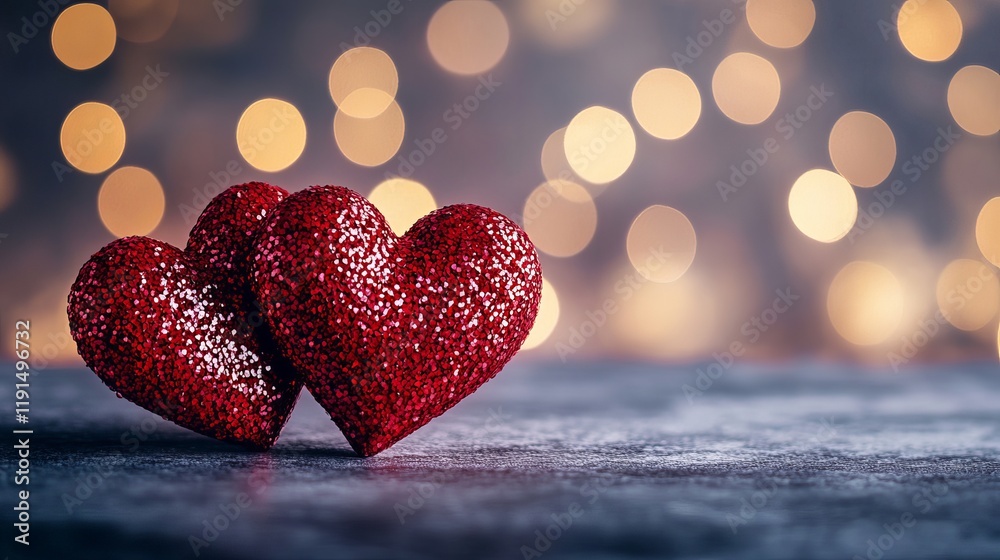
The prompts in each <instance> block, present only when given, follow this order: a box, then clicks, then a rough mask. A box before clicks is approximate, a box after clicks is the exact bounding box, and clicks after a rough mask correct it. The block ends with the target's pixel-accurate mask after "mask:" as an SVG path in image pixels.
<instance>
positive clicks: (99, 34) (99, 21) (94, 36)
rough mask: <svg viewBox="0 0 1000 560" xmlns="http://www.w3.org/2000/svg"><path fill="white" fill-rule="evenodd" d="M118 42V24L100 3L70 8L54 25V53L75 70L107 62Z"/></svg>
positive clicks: (64, 11)
mask: <svg viewBox="0 0 1000 560" xmlns="http://www.w3.org/2000/svg"><path fill="white" fill-rule="evenodd" d="M115 41H116V34H115V21H114V20H113V19H111V14H109V13H108V11H107V10H105V9H104V8H102V7H101V6H98V5H97V4H75V5H73V6H70V7H68V8H66V9H65V10H63V11H62V13H61V14H59V17H58V18H56V22H55V24H54V25H53V26H52V51H53V52H55V53H56V57H57V58H58V59H59V60H60V61H62V63H63V64H65V65H66V66H69V67H70V68H72V69H74V70H87V69H88V68H93V67H94V66H97V65H98V64H100V63H102V62H104V61H105V60H107V58H108V57H109V56H111V53H112V52H113V51H114V50H115Z"/></svg>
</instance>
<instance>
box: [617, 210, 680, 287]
mask: <svg viewBox="0 0 1000 560" xmlns="http://www.w3.org/2000/svg"><path fill="white" fill-rule="evenodd" d="M697 245H698V241H697V236H696V235H695V232H694V226H693V225H691V220H689V219H688V218H687V216H685V215H684V214H683V213H682V212H680V211H679V210H675V209H674V208H671V207H669V206H661V205H654V206H650V207H649V208H646V209H645V210H643V211H642V212H640V213H639V215H638V216H636V217H635V220H633V221H632V226H631V227H629V229H628V237H627V238H626V241H625V247H626V251H627V252H628V260H629V262H631V263H632V267H633V268H635V270H636V271H638V272H639V274H641V275H642V276H643V277H645V278H646V279H647V280H652V281H653V282H659V283H667V282H673V281H675V280H677V279H678V278H680V277H681V276H683V275H684V273H685V272H687V270H688V268H690V267H691V263H692V262H694V255H695V251H696V248H697Z"/></svg>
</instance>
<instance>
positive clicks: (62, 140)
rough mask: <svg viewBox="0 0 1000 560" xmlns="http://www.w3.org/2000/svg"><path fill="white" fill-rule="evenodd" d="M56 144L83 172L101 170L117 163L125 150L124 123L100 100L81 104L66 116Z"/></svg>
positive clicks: (70, 161)
mask: <svg viewBox="0 0 1000 560" xmlns="http://www.w3.org/2000/svg"><path fill="white" fill-rule="evenodd" d="M59 144H60V145H61V146H62V152H63V155H64V156H66V161H68V162H69V164H70V165H72V166H73V167H75V168H77V169H79V170H80V171H84V172H87V173H101V172H103V171H107V170H108V169H110V168H111V166H112V165H114V164H116V163H118V158H120V157H122V152H123V151H125V124H124V123H123V122H122V119H121V117H119V116H118V113H117V112H116V111H115V110H114V109H112V108H111V107H110V106H108V105H105V104H104V103H95V102H87V103H82V104H80V105H77V106H76V107H75V108H74V109H73V110H72V111H70V112H69V115H66V120H64V121H63V125H62V129H61V130H60V132H59Z"/></svg>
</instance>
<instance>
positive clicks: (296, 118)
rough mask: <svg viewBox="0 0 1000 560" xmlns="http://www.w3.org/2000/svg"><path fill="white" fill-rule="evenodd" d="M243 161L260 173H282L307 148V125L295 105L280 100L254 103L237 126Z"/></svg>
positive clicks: (237, 138)
mask: <svg viewBox="0 0 1000 560" xmlns="http://www.w3.org/2000/svg"><path fill="white" fill-rule="evenodd" d="M236 145H237V146H238V147H239V150H240V154H241V155H242V156H243V159H245V160H246V161H247V163H249V164H250V165H252V166H254V167H256V168H257V169H260V170H261V171H281V170H282V169H284V168H286V167H288V166H289V165H291V164H293V163H295V160H297V159H299V156H300V155H302V150H303V149H305V147H306V122H305V121H304V120H303V119H302V114H301V113H299V110H298V109H296V108H295V106H294V105H292V104H291V103H289V102H287V101H282V100H281V99H273V98H266V99H261V100H260V101H255V102H254V103H253V104H251V105H250V106H249V107H247V109H246V111H243V115H241V116H240V122H239V124H237V125H236Z"/></svg>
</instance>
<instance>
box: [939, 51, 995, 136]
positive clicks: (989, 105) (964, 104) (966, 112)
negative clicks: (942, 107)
mask: <svg viewBox="0 0 1000 560" xmlns="http://www.w3.org/2000/svg"><path fill="white" fill-rule="evenodd" d="M948 109H949V110H950V111H951V116H952V117H953V118H954V119H955V122H956V123H958V126H960V127H962V128H963V129H965V130H966V131H967V132H969V133H972V134H975V135H977V136H990V135H992V134H996V133H997V132H998V131H1000V74H997V73H996V72H995V71H993V70H991V69H989V68H986V67H985V66H976V65H972V66H966V67H965V68H962V69H961V70H959V71H958V72H956V73H955V76H954V77H953V78H952V79H951V83H949V84H948Z"/></svg>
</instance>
